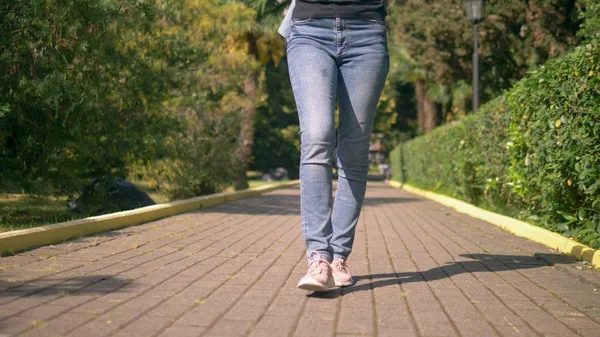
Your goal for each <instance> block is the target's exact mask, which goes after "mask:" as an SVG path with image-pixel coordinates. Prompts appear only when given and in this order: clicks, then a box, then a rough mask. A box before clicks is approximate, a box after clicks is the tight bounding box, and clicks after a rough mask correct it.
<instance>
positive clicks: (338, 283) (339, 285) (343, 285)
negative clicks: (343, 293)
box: [335, 282, 354, 288]
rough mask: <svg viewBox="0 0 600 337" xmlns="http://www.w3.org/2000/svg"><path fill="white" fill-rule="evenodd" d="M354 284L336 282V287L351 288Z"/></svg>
mask: <svg viewBox="0 0 600 337" xmlns="http://www.w3.org/2000/svg"><path fill="white" fill-rule="evenodd" d="M353 284H354V282H347V283H341V282H336V283H335V286H336V287H340V288H343V287H349V286H351V285H353Z"/></svg>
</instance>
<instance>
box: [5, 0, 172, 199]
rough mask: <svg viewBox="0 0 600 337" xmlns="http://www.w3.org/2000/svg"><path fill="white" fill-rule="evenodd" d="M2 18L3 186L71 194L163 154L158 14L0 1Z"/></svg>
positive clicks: (132, 4) (57, 0) (165, 79)
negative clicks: (136, 161)
mask: <svg viewBox="0 0 600 337" xmlns="http://www.w3.org/2000/svg"><path fill="white" fill-rule="evenodd" d="M1 12H2V14H0V15H2V18H1V20H0V25H1V27H0V29H1V30H2V32H3V36H2V39H0V69H1V71H0V83H1V84H0V102H2V103H1V104H0V106H1V108H0V111H1V112H0V163H1V164H0V165H1V168H0V181H2V182H9V183H11V184H17V185H19V186H20V187H21V188H23V189H24V190H25V191H26V192H28V193H36V194H66V195H73V194H75V193H77V192H78V191H80V189H81V187H82V186H83V185H84V184H85V183H87V182H88V181H89V179H90V178H93V177H100V176H126V175H127V172H128V169H127V162H128V161H130V160H132V159H137V158H148V157H149V154H150V153H160V152H161V146H162V141H161V137H164V136H165V135H166V134H167V133H168V130H169V129H170V128H172V126H173V120H172V118H169V117H168V116H166V115H165V114H163V113H162V111H161V109H160V106H161V104H162V102H163V101H164V99H165V97H166V95H167V94H168V88H169V87H170V86H171V84H172V78H171V77H170V72H169V67H170V62H171V61H173V60H169V59H165V57H164V54H163V50H164V49H166V48H165V47H166V42H167V41H165V40H163V39H160V38H157V34H156V33H157V32H159V31H160V30H161V27H160V24H159V21H158V20H157V18H158V16H159V15H160V14H161V10H160V8H159V7H158V6H156V5H155V4H154V3H152V2H140V1H134V0H126V1H116V0H114V1H112V0H107V1H93V2H90V1H84V0H69V1H67V0H51V1H45V2H43V3H39V2H36V1H10V2H8V1H3V3H2V11H1ZM0 184H2V183H0Z"/></svg>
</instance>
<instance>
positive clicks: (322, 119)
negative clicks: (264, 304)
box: [287, 19, 389, 290]
mask: <svg viewBox="0 0 600 337" xmlns="http://www.w3.org/2000/svg"><path fill="white" fill-rule="evenodd" d="M385 39H386V37H385V26H384V25H383V24H379V23H372V22H368V21H366V20H359V19H318V20H308V21H304V22H302V23H298V24H294V25H293V26H292V28H291V34H290V37H289V39H288V50H287V52H288V67H289V74H290V79H291V82H292V89H293V91H294V97H295V99H296V105H297V108H298V115H299V119H300V133H301V143H302V144H301V160H300V180H301V213H302V214H301V215H302V228H303V232H304V238H305V241H306V248H307V255H308V258H309V264H310V267H309V273H308V274H307V275H306V276H305V277H304V278H303V279H302V280H301V281H300V283H299V285H298V286H299V287H301V288H303V289H310V290H323V289H325V290H326V289H327V287H329V286H330V283H331V280H330V278H331V267H330V266H329V264H328V263H327V262H331V261H332V260H333V259H334V258H336V259H338V263H337V264H336V265H338V266H341V267H342V270H344V271H345V269H344V265H343V261H344V260H345V259H346V258H347V257H348V255H349V254H350V252H351V250H352V244H353V241H354V232H355V227H356V223H357V221H358V216H359V215H360V210H361V207H362V202H363V198H364V195H365V188H366V178H367V171H368V148H369V138H370V135H371V131H372V127H373V120H374V118H375V110H376V108H377V103H378V101H379V97H380V94H381V90H382V88H383V85H384V82H385V77H386V75H387V71H388V67H389V59H388V53H387V44H386V41H385ZM336 96H337V98H338V100H339V104H340V126H339V134H338V146H337V156H338V167H339V168H340V170H339V179H338V190H337V193H336V199H335V205H334V206H333V207H334V209H333V214H332V197H331V194H332V187H331V186H332V182H331V180H332V177H331V175H332V173H331V158H332V151H333V150H334V146H335V102H336ZM312 252H317V253H318V254H316V255H315V254H312ZM339 259H342V260H341V261H342V262H341V265H340V263H339ZM348 277H349V275H348ZM350 281H351V278H350Z"/></svg>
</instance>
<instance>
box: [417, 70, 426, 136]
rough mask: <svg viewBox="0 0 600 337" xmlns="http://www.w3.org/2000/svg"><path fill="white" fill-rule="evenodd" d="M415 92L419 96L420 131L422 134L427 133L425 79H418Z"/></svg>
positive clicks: (418, 116) (418, 118) (418, 119)
mask: <svg viewBox="0 0 600 337" xmlns="http://www.w3.org/2000/svg"><path fill="white" fill-rule="evenodd" d="M415 94H416V96H417V122H418V123H417V125H418V132H419V134H420V135H424V134H425V118H424V117H425V109H424V101H425V94H426V90H425V81H423V80H417V83H416V85H415Z"/></svg>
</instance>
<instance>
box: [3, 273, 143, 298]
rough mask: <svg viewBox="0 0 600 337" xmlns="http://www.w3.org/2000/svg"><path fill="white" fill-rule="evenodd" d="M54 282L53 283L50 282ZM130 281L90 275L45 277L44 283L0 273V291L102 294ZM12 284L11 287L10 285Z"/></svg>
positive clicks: (22, 293) (12, 292)
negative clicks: (21, 279)
mask: <svg viewBox="0 0 600 337" xmlns="http://www.w3.org/2000/svg"><path fill="white" fill-rule="evenodd" d="M53 282H55V284H52V283H53ZM129 283H132V280H129V279H124V278H119V277H114V276H111V275H90V276H83V277H74V278H69V279H66V280H65V279H58V278H52V277H50V278H45V282H44V283H37V284H36V282H35V281H33V282H29V283H24V284H23V283H17V282H10V281H9V280H6V279H4V278H3V277H2V275H1V274H0V287H6V288H7V289H6V290H4V291H2V292H0V297H5V296H11V297H14V296H19V297H21V296H36V297H38V296H56V295H65V296H70V295H87V294H94V295H104V294H108V293H112V292H115V291H119V288H121V287H123V286H125V285H127V284H129ZM11 285H12V287H11Z"/></svg>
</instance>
